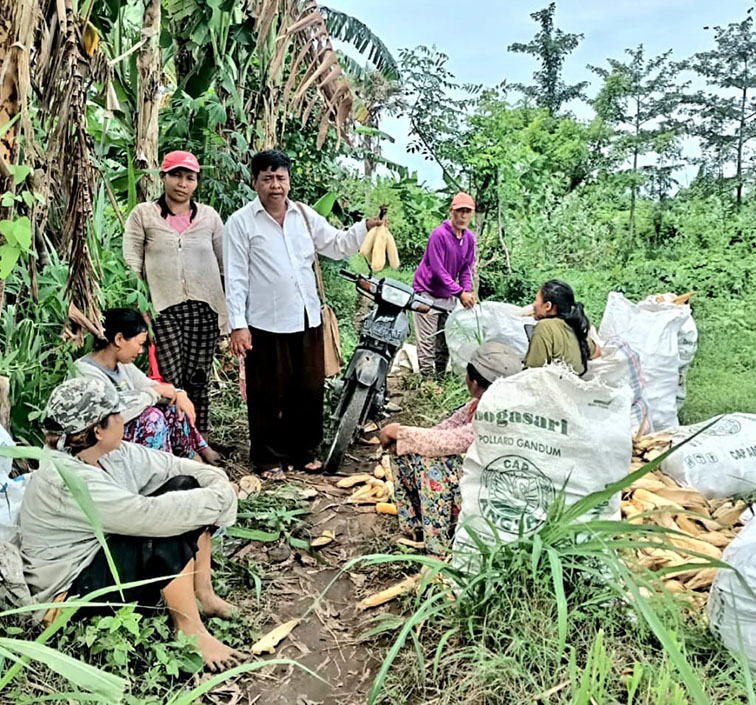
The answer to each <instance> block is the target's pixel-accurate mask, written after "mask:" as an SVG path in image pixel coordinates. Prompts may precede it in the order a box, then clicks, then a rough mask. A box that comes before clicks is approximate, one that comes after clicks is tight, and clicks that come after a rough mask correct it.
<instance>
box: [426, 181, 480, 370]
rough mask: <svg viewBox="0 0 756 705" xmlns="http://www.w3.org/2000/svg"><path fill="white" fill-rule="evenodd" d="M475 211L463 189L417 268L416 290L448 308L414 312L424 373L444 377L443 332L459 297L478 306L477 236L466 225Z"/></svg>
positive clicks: (468, 304) (446, 353) (465, 303)
mask: <svg viewBox="0 0 756 705" xmlns="http://www.w3.org/2000/svg"><path fill="white" fill-rule="evenodd" d="M474 212H475V202H474V201H473V199H472V196H470V195H468V194H466V193H461V192H460V193H458V194H457V195H456V196H454V198H453V199H452V202H451V207H450V208H449V219H448V220H445V221H444V222H443V223H441V225H439V226H438V227H437V228H436V229H435V230H434V231H433V232H432V233H431V234H430V237H429V238H428V244H427V245H426V247H425V253H424V254H423V258H422V260H420V264H419V265H418V268H417V269H416V270H415V277H414V279H413V280H412V287H413V288H414V290H415V291H417V292H419V293H421V294H425V295H427V296H430V297H431V298H432V299H433V301H434V303H435V304H436V306H440V307H441V308H444V309H446V313H441V312H439V311H431V312H430V313H425V314H421V313H415V314H413V320H414V323H415V339H416V341H417V358H418V362H419V363H420V373H421V374H422V375H424V376H428V377H432V376H434V375H438V376H441V375H443V374H444V373H445V372H446V365H447V363H448V362H449V349H448V348H447V347H446V338H445V337H444V332H443V331H444V326H445V325H446V319H447V318H448V317H449V312H451V310H452V309H453V308H454V306H455V305H456V303H457V300H459V302H460V303H461V304H462V305H463V306H464V307H465V308H472V307H473V306H474V305H475V294H473V293H472V270H473V262H474V261H475V236H474V235H473V234H472V232H471V231H470V230H468V228H467V226H468V225H470V220H471V219H472V216H473V213H474Z"/></svg>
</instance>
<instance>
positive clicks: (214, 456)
mask: <svg viewBox="0 0 756 705" xmlns="http://www.w3.org/2000/svg"><path fill="white" fill-rule="evenodd" d="M199 454H200V455H201V456H202V460H204V461H205V462H206V463H207V464H208V465H214V466H215V467H218V466H219V465H220V464H221V463H220V461H221V454H220V453H219V452H218V451H217V450H214V449H213V448H211V447H210V446H207V447H206V448H203V449H202V450H200V452H199Z"/></svg>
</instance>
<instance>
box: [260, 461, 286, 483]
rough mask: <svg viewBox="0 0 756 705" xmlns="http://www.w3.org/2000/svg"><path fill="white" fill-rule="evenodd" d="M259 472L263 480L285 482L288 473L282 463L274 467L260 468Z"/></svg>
mask: <svg viewBox="0 0 756 705" xmlns="http://www.w3.org/2000/svg"><path fill="white" fill-rule="evenodd" d="M259 474H260V477H261V478H262V479H263V480H272V481H273V482H283V481H284V480H285V479H286V473H285V472H284V469H283V468H282V467H281V466H280V465H278V466H277V467H274V468H268V469H266V470H260V471H259Z"/></svg>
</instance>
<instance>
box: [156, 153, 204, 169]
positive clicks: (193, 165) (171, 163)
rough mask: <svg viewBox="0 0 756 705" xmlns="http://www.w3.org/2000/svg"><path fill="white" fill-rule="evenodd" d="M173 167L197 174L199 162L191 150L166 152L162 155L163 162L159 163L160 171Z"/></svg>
mask: <svg viewBox="0 0 756 705" xmlns="http://www.w3.org/2000/svg"><path fill="white" fill-rule="evenodd" d="M174 169H188V170H189V171H193V172H194V173H195V174H199V170H200V168H199V162H198V161H197V157H195V156H194V155H193V154H192V153H191V152H182V151H181V150H178V151H176V152H168V154H166V155H165V156H164V157H163V163H162V164H161V165H160V171H173V170H174Z"/></svg>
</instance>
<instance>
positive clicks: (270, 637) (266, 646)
mask: <svg viewBox="0 0 756 705" xmlns="http://www.w3.org/2000/svg"><path fill="white" fill-rule="evenodd" d="M297 624H299V620H298V619H291V620H289V621H288V622H285V623H284V624H282V625H281V626H280V627H276V628H275V629H273V630H272V631H269V632H268V633H267V634H266V635H265V636H264V637H262V639H260V641H258V642H256V643H255V644H253V645H252V653H253V654H255V655H256V656H257V655H259V654H263V653H268V654H272V653H274V652H275V650H276V646H278V644H279V642H281V641H283V640H284V639H285V638H286V637H287V636H289V634H291V630H292V629H294V627H296V626H297Z"/></svg>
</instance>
